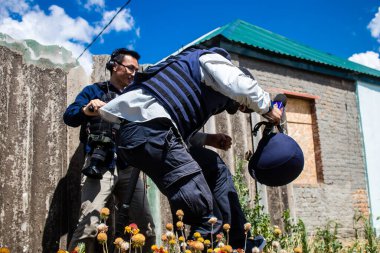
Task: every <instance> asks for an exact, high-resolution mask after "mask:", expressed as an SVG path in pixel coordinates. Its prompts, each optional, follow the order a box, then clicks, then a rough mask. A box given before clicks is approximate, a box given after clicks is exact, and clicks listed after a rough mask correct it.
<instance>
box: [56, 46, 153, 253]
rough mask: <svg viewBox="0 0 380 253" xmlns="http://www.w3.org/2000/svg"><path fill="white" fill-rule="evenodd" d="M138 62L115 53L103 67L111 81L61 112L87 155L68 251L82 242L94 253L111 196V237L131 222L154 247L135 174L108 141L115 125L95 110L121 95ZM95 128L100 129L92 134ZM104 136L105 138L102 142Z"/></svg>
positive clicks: (118, 51)
mask: <svg viewBox="0 0 380 253" xmlns="http://www.w3.org/2000/svg"><path fill="white" fill-rule="evenodd" d="M139 58H140V55H139V54H138V53H137V52H135V51H131V50H127V49H125V48H120V49H116V50H115V51H114V52H113V53H112V54H111V58H110V60H109V61H108V62H107V65H106V68H107V69H108V70H109V71H110V74H111V78H110V80H109V81H107V82H101V83H94V84H92V85H89V86H86V87H85V88H84V89H83V90H82V91H81V92H80V93H79V94H78V96H77V97H76V99H75V101H74V102H73V103H72V104H71V105H70V106H69V107H68V108H67V109H66V112H65V113H64V116H63V119H64V122H65V123H66V124H67V125H69V126H71V127H78V126H81V130H80V141H81V143H83V144H84V146H85V153H86V161H85V165H84V167H83V170H82V172H83V174H84V175H83V178H82V182H81V187H82V188H81V212H80V217H79V221H78V225H77V228H76V230H75V231H74V233H73V237H72V240H71V242H70V245H69V250H70V251H71V250H73V249H74V248H75V246H77V244H78V243H79V242H84V243H85V244H86V252H96V248H97V247H96V244H97V242H96V239H95V237H96V235H97V233H98V230H97V226H98V225H99V223H100V218H99V214H100V210H101V208H103V207H105V205H106V203H107V201H108V199H109V198H110V196H111V195H112V194H114V195H115V196H116V198H117V200H118V206H119V216H118V217H117V218H116V235H117V236H121V235H122V234H123V232H124V231H123V229H124V227H125V226H127V225H129V223H131V222H134V223H136V224H137V225H138V227H139V229H140V231H141V232H142V233H143V234H144V235H145V236H146V244H145V248H146V249H150V247H151V245H152V244H154V243H155V233H154V223H153V218H152V215H151V213H150V210H149V205H148V202H147V199H146V195H145V191H144V185H143V182H142V180H141V179H140V178H138V177H137V176H136V175H138V172H139V171H138V170H137V169H135V168H133V167H131V166H128V164H125V163H124V164H122V163H121V162H120V161H118V160H117V159H116V145H115V144H114V141H115V140H114V138H113V137H114V133H115V132H116V131H117V128H118V127H117V125H115V124H109V123H107V122H105V121H103V120H102V119H101V118H100V117H99V108H101V107H102V106H104V105H105V104H106V103H107V102H109V101H110V100H112V99H113V98H115V97H117V96H118V95H120V94H122V92H123V90H124V89H125V88H126V87H127V86H128V85H129V84H131V83H132V81H133V79H134V75H135V73H136V72H137V71H138V67H139V64H138V60H139ZM99 129H101V131H97V130H99ZM96 131H97V132H96ZM95 132H96V134H94V133H95ZM104 133H109V134H108V135H107V134H106V136H105V138H103V137H104ZM99 136H100V137H99ZM107 137H110V138H109V139H111V141H109V142H100V144H99V142H95V141H94V139H96V140H99V139H102V140H108V139H107ZM94 143H95V144H96V147H95V144H94ZM109 143H111V145H110V144H109ZM103 144H104V145H103ZM99 161H100V162H99ZM116 165H117V166H116ZM136 180H137V181H136ZM131 193H133V194H131ZM127 218H129V219H127ZM144 252H145V250H144Z"/></svg>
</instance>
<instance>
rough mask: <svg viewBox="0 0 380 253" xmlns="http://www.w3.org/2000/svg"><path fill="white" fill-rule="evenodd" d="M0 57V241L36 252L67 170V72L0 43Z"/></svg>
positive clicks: (24, 250)
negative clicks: (34, 61)
mask: <svg viewBox="0 0 380 253" xmlns="http://www.w3.org/2000/svg"><path fill="white" fill-rule="evenodd" d="M0 62H1V65H0V76H1V79H0V94H1V104H2V106H1V108H0V122H1V123H0V136H1V143H0V154H1V157H0V169H1V170H0V199H1V202H0V210H1V215H0V230H1V231H2V233H1V234H0V241H1V242H3V244H5V245H10V246H11V249H12V251H13V252H41V243H42V239H43V235H44V233H45V232H46V229H48V230H49V229H50V228H48V227H46V226H45V220H46V218H47V214H48V212H49V210H51V207H50V205H51V200H52V198H53V194H52V193H53V192H54V190H55V188H56V185H57V183H58V182H59V180H60V178H61V176H62V174H63V172H64V171H66V135H65V131H64V129H65V125H64V124H63V122H62V113H63V111H64V110H65V107H66V104H65V103H64V101H66V74H65V72H64V71H62V70H61V69H54V68H51V69H41V68H38V67H35V66H33V65H26V64H24V63H23V60H22V56H21V55H19V54H17V53H14V52H12V51H10V50H9V49H7V48H5V47H0ZM60 202H61V201H60ZM62 204H63V203H62ZM60 207H64V205H61V206H60ZM61 228H62V226H61Z"/></svg>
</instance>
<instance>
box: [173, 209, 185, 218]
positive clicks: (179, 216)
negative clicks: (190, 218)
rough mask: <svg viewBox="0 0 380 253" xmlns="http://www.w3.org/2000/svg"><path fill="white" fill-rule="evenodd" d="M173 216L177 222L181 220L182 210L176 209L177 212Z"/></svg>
mask: <svg viewBox="0 0 380 253" xmlns="http://www.w3.org/2000/svg"><path fill="white" fill-rule="evenodd" d="M175 215H177V217H178V219H179V220H182V218H183V216H184V213H183V211H182V209H178V210H177V212H176V213H175Z"/></svg>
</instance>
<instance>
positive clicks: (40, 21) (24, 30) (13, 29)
mask: <svg viewBox="0 0 380 253" xmlns="http://www.w3.org/2000/svg"><path fill="white" fill-rule="evenodd" d="M3 1H5V2H6V4H5V5H2V4H3ZM27 1H29V0H0V6H1V7H0V13H1V15H2V16H0V32H2V33H5V34H8V35H10V36H11V37H13V38H15V39H18V40H22V39H34V40H36V41H38V42H39V43H41V44H44V45H59V46H63V47H65V48H66V49H68V50H70V51H72V53H73V56H74V57H78V56H79V54H80V53H81V52H82V51H83V50H84V48H85V46H86V45H88V43H90V42H91V41H92V39H93V38H94V37H95V36H96V35H97V33H98V32H99V31H100V30H101V29H102V28H103V27H104V25H105V24H107V23H108V22H109V21H110V20H111V18H112V17H113V15H114V14H115V13H116V10H114V11H103V18H102V20H101V21H98V22H94V24H90V23H89V22H88V21H87V20H85V19H83V18H81V17H76V18H73V17H70V16H69V15H67V14H66V12H65V10H64V9H63V8H61V7H59V6H57V5H52V6H50V7H49V11H48V12H47V13H45V12H44V11H43V10H41V9H40V8H39V7H38V5H35V6H30V5H28V2H27ZM17 4H18V7H17ZM87 4H93V5H97V6H99V7H101V5H102V4H103V5H104V0H88V1H87ZM2 12H3V13H2ZM13 13H17V14H19V15H20V19H14V18H12V15H10V14H13ZM134 25H135V21H134V18H133V17H132V15H131V12H130V10H129V9H124V10H122V11H121V12H120V13H119V15H118V16H117V17H116V18H115V19H114V21H113V23H112V24H111V25H110V26H109V27H108V28H107V30H106V31H105V33H109V32H111V31H117V32H126V31H130V30H132V29H133V28H134ZM101 39H102V38H100V40H101ZM79 62H80V64H81V65H82V66H83V67H84V68H85V69H86V71H87V73H90V72H91V69H92V55H91V53H90V52H89V51H87V52H86V53H85V54H84V55H83V56H82V57H81V58H80V59H79Z"/></svg>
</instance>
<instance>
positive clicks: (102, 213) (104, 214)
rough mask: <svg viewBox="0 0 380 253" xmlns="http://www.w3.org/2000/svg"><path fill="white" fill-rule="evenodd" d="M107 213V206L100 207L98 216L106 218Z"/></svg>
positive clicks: (108, 213)
mask: <svg viewBox="0 0 380 253" xmlns="http://www.w3.org/2000/svg"><path fill="white" fill-rule="evenodd" d="M109 215H110V209H108V208H107V207H103V208H102V209H100V217H101V218H102V219H104V218H108V216H109Z"/></svg>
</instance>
